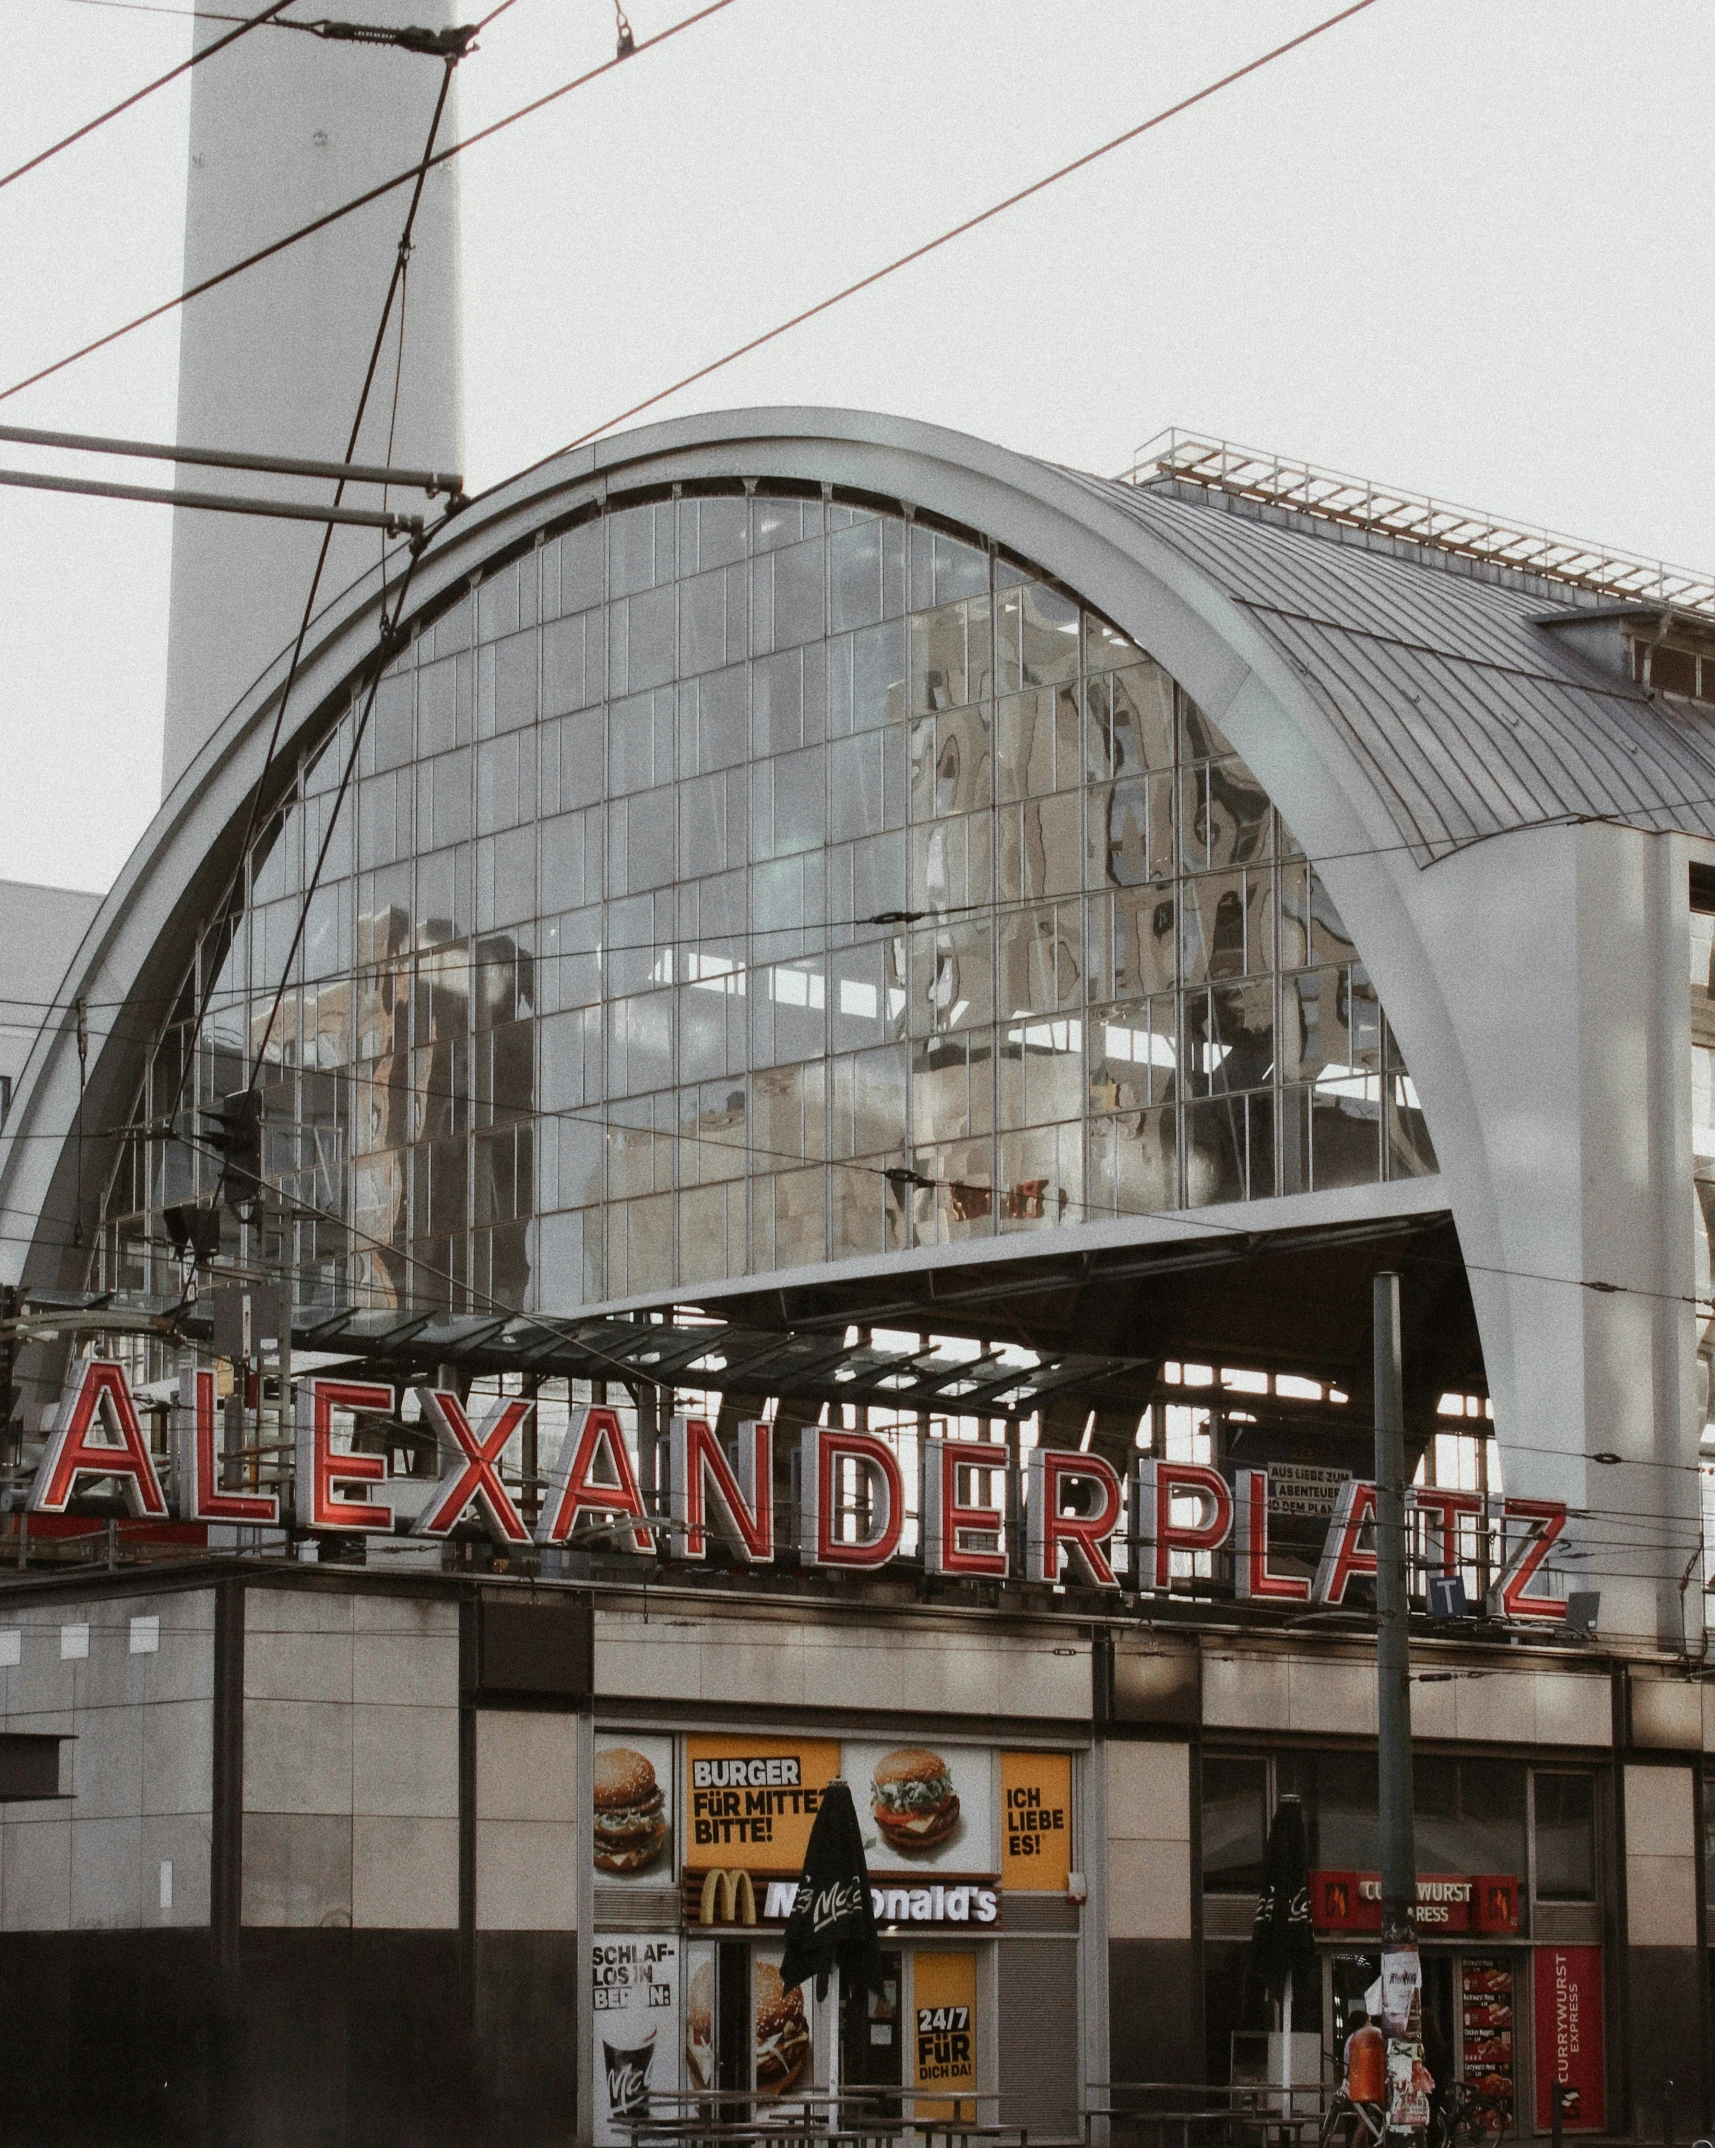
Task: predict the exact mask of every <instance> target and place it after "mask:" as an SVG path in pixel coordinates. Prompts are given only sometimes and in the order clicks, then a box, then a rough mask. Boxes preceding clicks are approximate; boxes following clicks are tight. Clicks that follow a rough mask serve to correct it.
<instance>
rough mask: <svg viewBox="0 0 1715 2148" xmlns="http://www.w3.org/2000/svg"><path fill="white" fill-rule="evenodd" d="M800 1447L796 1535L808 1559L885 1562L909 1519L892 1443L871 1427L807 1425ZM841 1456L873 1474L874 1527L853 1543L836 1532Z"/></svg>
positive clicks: (852, 1564) (858, 1563)
mask: <svg viewBox="0 0 1715 2148" xmlns="http://www.w3.org/2000/svg"><path fill="white" fill-rule="evenodd" d="M802 1452H803V1469H802V1471H801V1473H800V1482H801V1487H802V1489H801V1492H800V1513H799V1531H798V1541H799V1546H800V1555H801V1557H802V1558H803V1559H804V1561H805V1563H806V1565H809V1566H849V1567H872V1566H885V1565H886V1564H887V1562H888V1560H889V1559H891V1558H892V1557H893V1555H894V1553H895V1552H896V1551H897V1550H898V1549H899V1533H900V1530H901V1529H902V1528H903V1527H904V1525H905V1480H904V1478H903V1477H902V1476H901V1475H900V1473H899V1463H898V1460H897V1458H896V1457H895V1455H894V1452H893V1449H892V1448H891V1447H890V1446H889V1445H888V1444H887V1442H886V1441H885V1440H880V1439H876V1438H875V1437H874V1436H873V1435H872V1434H870V1433H868V1432H842V1431H839V1430H837V1429H835V1428H834V1427H831V1426H828V1425H806V1426H805V1427H804V1444H803V1450H802ZM843 1462H851V1463H853V1464H854V1465H855V1466H856V1467H857V1468H858V1469H859V1470H861V1471H863V1472H864V1473H865V1474H866V1475H867V1477H868V1479H869V1499H870V1523H871V1525H870V1532H869V1535H868V1536H867V1537H865V1538H863V1539H862V1541H861V1542H859V1543H855V1544H854V1543H848V1542H846V1541H845V1540H844V1539H843V1538H842V1537H840V1536H839V1535H838V1534H837V1531H838V1529H839V1526H840V1502H839V1469H840V1465H841V1464H842V1463H843ZM878 1514H879V1516H880V1518H879V1520H878V1519H876V1516H877V1515H878Z"/></svg>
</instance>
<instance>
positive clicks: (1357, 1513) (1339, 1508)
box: [1310, 1477, 1376, 1604]
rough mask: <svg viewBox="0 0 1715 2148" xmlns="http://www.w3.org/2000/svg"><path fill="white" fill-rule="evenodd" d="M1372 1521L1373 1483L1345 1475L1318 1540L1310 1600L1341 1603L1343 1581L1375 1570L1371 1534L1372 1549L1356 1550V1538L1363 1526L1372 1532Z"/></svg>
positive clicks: (1374, 1511) (1374, 1501)
mask: <svg viewBox="0 0 1715 2148" xmlns="http://www.w3.org/2000/svg"><path fill="white" fill-rule="evenodd" d="M1375 1521H1376V1488H1375V1486H1374V1485H1373V1484H1366V1483H1364V1481H1363V1480H1362V1478H1360V1477H1348V1478H1347V1479H1346V1481H1345V1483H1344V1484H1342V1485H1341V1487H1340V1496H1339V1498H1338V1499H1337V1500H1336V1501H1335V1504H1334V1518H1333V1520H1332V1521H1330V1522H1329V1524H1328V1534H1327V1535H1326V1536H1325V1537H1324V1538H1323V1539H1322V1556H1321V1558H1320V1559H1318V1560H1317V1562H1316V1579H1315V1582H1314V1583H1313V1585H1312V1587H1311V1590H1310V1598H1311V1601H1312V1602H1313V1603H1319V1604H1343V1603H1344V1602H1345V1600H1346V1584H1347V1582H1349V1581H1350V1580H1351V1579H1352V1577H1353V1575H1354V1574H1373V1573H1374V1572H1375V1570H1376V1555H1375V1550H1374V1548H1373V1547H1374V1538H1373V1534H1372V1539H1371V1543H1372V1548H1371V1549H1370V1550H1369V1551H1360V1550H1359V1549H1358V1538H1359V1537H1360V1536H1361V1535H1362V1534H1363V1532H1364V1531H1365V1530H1366V1529H1369V1530H1371V1531H1372V1532H1373V1531H1374V1529H1375Z"/></svg>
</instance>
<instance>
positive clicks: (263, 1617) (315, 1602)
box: [244, 1589, 353, 1646]
mask: <svg viewBox="0 0 1715 2148" xmlns="http://www.w3.org/2000/svg"><path fill="white" fill-rule="evenodd" d="M352 1601H353V1599H352V1597H351V1596H350V1595H349V1594H348V1593H347V1592H346V1591H345V1590H343V1589H341V1590H333V1589H329V1590H326V1591H323V1590H319V1589H246V1590H245V1592H244V1631H245V1635H246V1637H247V1641H246V1645H247V1646H248V1642H249V1641H251V1640H254V1638H255V1637H256V1635H257V1634H259V1633H349V1632H350V1631H351V1626H352Z"/></svg>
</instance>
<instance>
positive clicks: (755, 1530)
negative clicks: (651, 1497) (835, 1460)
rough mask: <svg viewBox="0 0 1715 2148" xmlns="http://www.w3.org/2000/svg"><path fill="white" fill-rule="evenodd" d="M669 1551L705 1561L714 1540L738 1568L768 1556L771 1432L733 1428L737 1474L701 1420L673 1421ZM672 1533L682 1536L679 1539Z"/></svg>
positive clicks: (754, 1424) (760, 1424)
mask: <svg viewBox="0 0 1715 2148" xmlns="http://www.w3.org/2000/svg"><path fill="white" fill-rule="evenodd" d="M667 1476H668V1483H669V1485H670V1487H671V1498H672V1505H673V1520H674V1522H675V1523H676V1524H677V1525H678V1527H677V1529H676V1530H675V1539H676V1542H675V1548H676V1549H679V1550H682V1552H683V1555H684V1556H685V1557H686V1558H687V1559H702V1558H706V1557H707V1555H708V1540H709V1537H710V1535H711V1534H712V1535H714V1536H717V1537H718V1538H719V1539H720V1541H721V1542H722V1544H724V1545H725V1547H726V1549H727V1551H728V1552H729V1553H730V1554H731V1555H732V1557H733V1558H734V1559H735V1560H736V1561H737V1562H738V1564H739V1565H741V1566H766V1565H767V1564H768V1562H769V1561H770V1560H771V1559H772V1558H773V1556H774V1427H773V1426H772V1425H771V1424H769V1423H768V1422H767V1421H766V1420H765V1419H763V1418H760V1417H758V1418H752V1419H751V1420H749V1421H748V1422H747V1423H744V1424H741V1425H740V1426H739V1428H738V1469H737V1471H736V1472H735V1471H734V1469H733V1467H732V1464H731V1463H730V1462H729V1461H728V1460H727V1458H726V1454H725V1451H724V1449H723V1448H722V1446H721V1443H720V1441H719V1440H718V1439H716V1437H715V1435H714V1430H713V1427H712V1426H710V1425H709V1423H708V1422H707V1420H706V1419H704V1418H701V1417H675V1418H674V1420H673V1423H672V1426H671V1428H670V1430H669V1432H668V1435H667ZM678 1530H683V1531H684V1535H683V1537H682V1538H679V1537H678Z"/></svg>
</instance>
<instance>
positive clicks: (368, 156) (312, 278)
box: [162, 0, 463, 795]
mask: <svg viewBox="0 0 1715 2148" xmlns="http://www.w3.org/2000/svg"><path fill="white" fill-rule="evenodd" d="M215 4H216V5H217V6H218V7H221V8H222V12H226V10H225V9H224V4H223V0H215ZM340 13H341V15H342V17H343V18H344V19H348V20H355V21H362V22H377V23H396V22H399V21H403V20H409V21H411V22H413V23H418V24H424V25H427V26H429V27H433V28H440V27H443V26H445V25H447V24H449V23H451V22H452V21H453V20H454V11H453V8H452V5H451V0H413V5H412V6H411V7H410V8H409V9H407V10H406V11H405V12H404V14H403V15H401V13H400V10H399V9H398V8H397V7H396V6H394V5H392V4H391V0H346V4H345V5H344V6H343V7H342V8H341V10H340ZM228 28H230V24H229V23H227V22H225V21H223V20H221V19H219V17H218V16H217V15H214V14H210V15H207V16H203V15H202V14H201V13H200V11H199V19H198V23H197V28H196V37H197V40H198V42H199V44H207V43H211V42H212V41H213V40H214V39H215V38H216V37H217V36H219V35H221V34H222V33H223V32H224V31H226V30H227V29H228ZM440 82H441V63H440V61H439V60H437V59H434V58H432V57H429V56H426V55H422V54H416V53H409V52H401V51H398V50H395V49H393V48H392V47H389V46H378V45H352V44H335V43H330V42H328V41H326V40H324V39H322V38H319V37H314V36H310V35H307V34H303V33H300V32H297V31H292V30H284V29H273V28H262V29H259V30H255V31H252V32H251V34H250V35H249V36H248V37H246V38H244V39H243V40H242V41H241V42H240V43H239V44H237V45H235V46H234V47H233V48H232V49H231V50H230V51H229V52H223V53H220V54H217V55H216V57H215V58H214V59H212V60H210V61H209V62H208V64H207V65H206V66H204V67H199V68H198V69H197V71H196V73H195V74H194V75H193V76H192V77H191V85H192V86H191V127H190V141H191V163H190V183H189V190H188V193H187V197H186V205H185V282H186V284H187V285H189V284H193V283H197V282H200V281H201V280H202V279H203V278H204V277H206V276H208V275H210V274H212V273H214V272H215V271H216V270H218V269H222V268H225V267H227V266H228V265H229V264H230V263H232V262H234V261H237V260H240V259H242V258H243V257H244V256H246V255H248V254H250V253H253V252H255V251H256V249H257V248H258V247H260V246H264V245H266V244H267V243H268V242H269V241H270V240H271V239H275V238H278V237H281V236H283V235H284V234H285V233H286V232H288V231H291V230H293V229H295V228H296V227H297V226H299V225H300V224H303V223H307V222H308V221H309V220H310V219H311V218H313V217H315V216H317V215H319V214H321V213H322V212H323V211H325V210H328V209H331V208H334V207H337V206H338V205H339V204H340V203H341V202H344V201H347V200H349V199H350V198H351V197H352V196H354V195H356V194H360V193H362V192H363V191H364V190H365V189H366V188H368V187H371V186H374V185H375V184H377V183H378V182H379V181H380V180H382V179H386V178H390V177H392V175H393V174H394V173H396V172H400V171H403V170H405V169H406V168H407V167H408V166H410V165H412V164H414V163H415V162H416V161H417V159H418V158H419V157H420V156H421V154H422V151H423V144H424V141H425V139H426V137H427V133H428V126H429V119H430V116H431V114H432V112H433V110H434V104H435V98H436V95H437V93H438V91H439V88H440ZM439 139H440V142H441V143H442V145H445V144H447V143H450V142H452V141H454V140H456V139H457V88H456V84H455V86H454V91H453V94H452V96H451V97H450V98H449V100H448V106H447V111H446V113H445V114H444V116H443V118H442V121H441V129H440V136H439ZM456 172H457V166H456V164H455V165H443V166H441V167H440V168H439V169H438V170H436V171H435V172H434V173H432V174H431V175H430V177H429V180H428V182H427V185H426V187H425V190H424V195H423V202H422V206H421V208H420V210H419V212H418V216H417V222H416V228H415V234H414V247H413V251H412V253H411V256H410V266H409V272H408V278H407V283H408V295H407V301H406V306H405V342H404V352H403V364H402V372H401V378H400V394H399V410H398V421H397V425H396V426H395V427H394V428H393V434H392V444H391V454H390V453H389V439H388V435H389V424H390V419H391V416H392V405H393V377H394V366H395V360H396V357H397V354H398V342H397V334H398V318H397V310H396V312H395V318H394V321H393V323H392V324H391V327H390V332H389V336H388V340H387V344H386V348H385V350H384V352H383V357H382V362H381V364H380V366H379V368H378V369H377V377H376V386H375V389H374V391H373V392H372V394H371V398H370V404H369V411H368V416H367V418H366V421H365V425H364V430H363V433H362V436H361V439H360V442H359V448H358V458H359V459H360V460H365V461H369V462H377V463H378V462H385V461H388V460H391V461H393V462H394V463H396V464H399V465H402V466H413V467H424V468H439V469H458V468H459V467H460V466H461V462H462V455H463V435H462V425H461V419H460V408H459V303H458V182H457V179H456V177H455V174H456ZM408 201H409V190H408V189H407V188H403V187H401V188H399V189H397V190H396V191H395V192H393V193H392V194H388V195H385V196H383V198H382V199H381V200H380V201H377V202H375V203H373V204H372V205H371V206H370V207H369V208H367V209H363V210H360V211H359V212H358V213H357V214H355V215H354V216H351V217H348V218H346V219H345V220H344V221H343V222H341V223H338V224H335V225H333V226H332V227H331V228H330V229H329V230H327V231H325V232H322V233H320V234H318V235H317V236H316V237H315V238H313V239H308V240H306V241H304V242H303V243H302V244H300V245H298V246H296V247H293V248H291V249H290V250H288V251H287V252H285V253H283V254H280V255H278V256H276V257H275V258H274V259H273V260H271V261H268V262H265V263H264V264H262V265H261V266H260V267H258V268H255V269H250V270H247V271H246V272H245V273H244V274H243V275H242V276H238V277H235V278H234V279H233V280H232V282H231V283H228V284H223V285H222V286H220V288H219V289H217V290H214V291H211V292H209V293H208V294H207V295H206V296H204V297H202V298H197V299H193V300H192V301H191V302H190V304H189V305H188V306H187V307H186V308H185V310H184V313H183V315H182V316H181V321H182V325H181V329H180V342H179V416H178V436H179V439H180V440H181V441H183V442H185V443H186V444H187V445H199V446H200V445H212V446H216V447H234V448H252V449H257V450H260V451H263V452H266V453H269V454H278V455H306V456H316V457H323V458H329V459H336V458H338V457H340V456H342V455H343V454H344V452H345V447H346V441H347V438H348V435H349V433H350V429H351V424H352V420H353V418H354V417H355V415H356V411H357V400H358V395H359V392H360V390H361V387H362V383H363V374H364V369H365V366H366V364H367V362H368V357H369V352H370V347H371V344H372V342H373V339H374V335H375V329H376V324H377V322H378V321H379V319H380V314H381V304H382V300H383V297H384V296H385V293H386V289H387V279H388V277H389V275H390V273H391V271H392V267H393V262H394V258H395V253H396V250H397V245H398V239H399V234H400V231H401V229H402V228H403V222H404V217H405V212H406V207H407V204H408ZM196 482H197V484H198V486H199V487H201V488H202V489H204V490H212V489H215V488H216V487H219V486H220V485H222V484H223V483H225V485H226V486H227V487H228V489H231V490H235V491H238V490H241V491H245V492H251V493H256V492H267V491H269V490H278V491H281V492H284V493H288V494H290V495H291V496H293V497H297V498H304V497H306V496H308V497H312V498H327V497H330V496H331V487H329V486H317V487H311V486H308V485H306V484H304V483H303V482H301V481H297V480H290V479H274V480H269V479H266V478H259V477H238V476H232V477H229V478H225V479H223V478H222V476H221V475H220V474H219V473H216V472H206V473H200V474H199V475H198V477H197V479H196ZM361 498H362V501H363V502H364V503H365V504H368V503H369V502H370V501H371V500H374V501H375V503H376V504H379V495H378V494H374V493H372V492H367V491H366V492H365V493H364V494H362V495H361ZM420 499H421V496H420V495H418V496H415V497H414V498H413V499H411V500H408V501H402V502H401V503H400V504H402V505H404V506H406V507H407V508H408V509H411V510H413V511H414V510H415V508H416V506H417V505H418V504H420ZM320 535H321V533H320V531H319V530H318V529H317V528H316V527H315V526H314V525H313V524H311V523H293V522H273V521H263V520H260V519H255V518H252V519H247V520H240V519H238V518H236V517H228V516H225V515H213V514H205V513H190V512H180V513H178V514H177V515H176V517H175V520H174V525H173V568H172V597H171V615H170V626H169V635H168V645H167V710H166V742H165V751H164V754H163V758H162V791H163V795H164V794H165V793H166V792H167V791H170V790H171V789H172V787H173V785H174V783H175V782H176V781H177V780H178V778H179V776H180V775H181V774H182V773H183V772H184V770H185V768H186V767H188V765H189V764H190V762H191V761H192V760H193V759H194V758H195V756H196V754H197V751H198V749H199V748H200V747H201V745H202V743H203V741H204V740H205V739H206V738H207V737H208V736H209V735H210V733H211V732H212V731H213V730H214V729H215V727H216V726H217V725H218V724H219V722H220V721H221V719H222V718H223V717H224V716H225V715H226V713H227V711H228V710H229V709H230V708H231V707H232V705H233V704H234V702H236V701H237V699H238V697H239V696H240V694H241V693H242V692H243V691H244V689H245V688H246V687H247V686H249V685H250V684H251V682H252V681H253V680H254V679H255V678H256V677H257V676H258V674H259V673H260V672H261V671H262V670H263V669H264V668H265V667H266V666H267V665H268V664H269V663H270V662H271V661H272V660H273V658H274V657H275V656H276V655H277V654H278V653H279V651H280V650H281V648H283V647H284V646H285V645H286V644H287V643H288V642H289V641H290V640H291V639H292V637H293V635H294V634H295V633H296V631H297V627H298V622H299V619H300V617H301V615H302V611H303V606H304V600H305V597H306V595H307V594H308V590H309V584H310V576H311V573H312V571H313V568H314V565H315V557H316V550H317V547H318V544H319V542H320ZM380 542H381V540H380V537H379V534H378V533H377V532H373V531H368V530H347V531H343V532H341V533H339V534H338V535H337V536H336V537H335V539H334V543H333V547H332V551H331V554H330V557H329V561H328V567H327V571H326V573H325V575H324V577H323V581H322V591H321V597H322V601H323V602H324V603H325V602H326V600H327V599H328V598H329V597H332V596H334V595H335V594H337V593H338V591H339V590H341V589H342V588H344V587H345V586H346V585H347V584H348V583H349V582H351V581H352V580H353V579H355V577H356V576H357V575H358V574H360V573H362V572H364V571H365V570H366V569H368V568H369V567H370V566H372V565H373V564H374V562H375V560H376V558H377V557H378V555H379V549H380Z"/></svg>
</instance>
